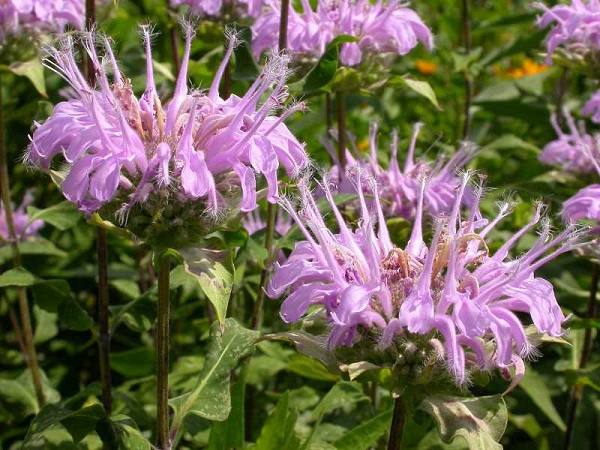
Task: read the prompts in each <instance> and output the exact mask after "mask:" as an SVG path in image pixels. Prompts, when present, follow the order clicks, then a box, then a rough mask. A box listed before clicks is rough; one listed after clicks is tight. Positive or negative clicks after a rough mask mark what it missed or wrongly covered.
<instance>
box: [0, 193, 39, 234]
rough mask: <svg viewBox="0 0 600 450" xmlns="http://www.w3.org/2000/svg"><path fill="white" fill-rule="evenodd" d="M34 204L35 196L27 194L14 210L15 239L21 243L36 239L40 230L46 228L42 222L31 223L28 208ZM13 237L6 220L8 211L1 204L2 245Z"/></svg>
mask: <svg viewBox="0 0 600 450" xmlns="http://www.w3.org/2000/svg"><path fill="white" fill-rule="evenodd" d="M32 203H33V196H32V195H31V193H30V192H27V193H26V194H25V196H24V197H23V201H22V202H21V204H20V205H19V207H18V208H16V209H14V207H13V210H12V220H13V224H14V227H15V237H16V238H17V240H19V241H24V240H26V239H29V238H32V237H35V236H37V235H38V232H39V231H40V229H41V228H42V227H43V226H44V222H43V221H42V220H34V221H32V222H31V223H30V221H29V214H27V207H28V206H30V205H31V204H32ZM10 237H11V233H10V229H9V226H8V221H7V219H6V211H5V209H4V208H3V205H2V202H0V245H1V243H2V242H1V241H8V240H9V239H10Z"/></svg>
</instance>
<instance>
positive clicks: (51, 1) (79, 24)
mask: <svg viewBox="0 0 600 450" xmlns="http://www.w3.org/2000/svg"><path fill="white" fill-rule="evenodd" d="M84 22H85V2H84V0H5V1H2V2H0V43H1V42H2V41H4V40H5V39H6V38H7V37H9V36H13V35H19V34H22V33H30V32H45V31H51V32H62V31H63V30H64V28H65V27H66V26H67V25H72V26H73V27H75V28H77V29H83V25H84Z"/></svg>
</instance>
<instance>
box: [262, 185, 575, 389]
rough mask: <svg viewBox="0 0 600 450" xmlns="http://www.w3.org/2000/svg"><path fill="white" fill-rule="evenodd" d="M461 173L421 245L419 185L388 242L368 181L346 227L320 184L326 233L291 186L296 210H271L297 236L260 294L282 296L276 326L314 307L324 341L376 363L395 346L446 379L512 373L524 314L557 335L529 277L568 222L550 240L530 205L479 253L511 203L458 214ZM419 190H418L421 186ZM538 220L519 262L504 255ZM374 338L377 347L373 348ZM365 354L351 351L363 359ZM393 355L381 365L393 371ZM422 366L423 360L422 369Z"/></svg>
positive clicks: (524, 345) (569, 238) (567, 237)
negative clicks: (425, 357)
mask: <svg viewBox="0 0 600 450" xmlns="http://www.w3.org/2000/svg"><path fill="white" fill-rule="evenodd" d="M471 176H472V174H470V173H467V174H466V175H465V176H464V177H463V179H462V181H461V184H460V186H458V188H457V191H456V192H455V195H454V199H455V201H454V205H453V207H452V210H451V211H450V212H449V213H448V214H445V215H440V216H438V217H437V221H436V224H435V228H434V232H433V237H432V238H431V240H430V241H429V242H428V243H426V242H425V240H424V233H423V230H422V219H423V203H424V195H423V190H422V191H421V195H420V198H419V203H418V210H417V213H416V217H415V222H414V228H413V230H412V234H411V236H410V239H409V240H408V243H407V244H406V245H405V246H404V247H400V246H397V245H396V244H395V243H393V242H392V241H391V239H390V235H389V232H388V229H387V226H386V223H385V220H384V217H383V210H382V207H381V202H380V201H379V195H378V191H377V186H376V185H375V183H373V186H372V189H373V192H374V199H375V200H374V212H371V211H369V210H368V207H367V204H366V202H365V198H364V194H363V191H362V189H360V186H361V183H360V182H358V183H357V185H358V193H359V198H360V203H361V220H360V221H359V222H358V227H357V228H356V229H354V230H352V229H351V228H350V227H349V226H348V225H347V224H346V222H345V221H344V219H343V218H342V216H341V214H340V212H339V210H338V209H337V207H336V204H335V202H334V200H333V197H332V194H331V191H330V189H329V187H328V183H327V181H325V182H324V183H323V184H322V189H323V190H324V191H325V193H326V197H327V200H328V202H329V206H330V207H331V210H332V212H333V215H334V216H335V219H336V222H337V226H338V227H339V232H337V233H334V232H332V231H330V229H329V227H328V226H327V224H326V223H325V220H324V218H323V217H322V216H321V214H320V212H319V210H318V208H317V205H316V203H315V200H314V198H313V197H312V195H311V193H310V191H309V188H308V186H307V185H306V184H301V185H300V190H301V195H302V200H301V204H302V208H301V209H300V210H299V211H296V208H294V206H293V205H292V204H291V203H290V202H289V201H286V200H283V201H282V205H283V206H284V207H285V208H286V209H287V210H288V212H289V213H290V214H291V215H292V216H293V217H294V220H295V221H296V222H297V224H298V227H299V228H300V229H301V230H302V231H303V232H304V235H305V237H306V240H305V241H302V242H299V243H297V244H296V247H295V249H294V250H293V251H292V253H291V254H290V256H289V258H288V260H287V261H286V262H285V263H284V264H276V267H275V272H274V275H273V278H272V280H271V282H270V285H269V288H268V294H269V295H270V296H271V297H273V298H276V297H280V296H281V295H283V294H284V293H285V292H288V294H287V297H286V299H285V301H284V303H283V305H282V307H281V317H282V318H283V320H284V321H285V322H296V321H299V320H300V319H302V317H304V316H305V315H306V314H307V312H308V310H309V308H311V307H313V306H319V308H320V311H322V313H323V314H324V315H325V316H326V318H327V321H328V323H329V330H330V333H329V337H328V344H329V347H330V348H331V349H337V348H339V347H342V349H343V348H344V347H361V346H363V347H364V346H367V347H370V348H371V354H373V352H375V353H376V352H379V353H378V354H377V356H376V358H378V360H379V361H381V360H382V358H383V359H385V358H386V356H385V355H390V354H391V355H396V354H397V352H396V353H395V352H394V351H393V350H398V351H399V349H400V348H401V347H402V346H403V345H405V343H406V342H407V341H411V342H413V343H414V342H418V343H420V345H421V348H422V349H425V348H428V349H429V350H428V351H430V352H431V351H433V352H434V353H435V354H436V355H437V357H436V358H434V359H435V360H437V358H441V359H442V360H443V361H445V363H444V364H443V367H444V370H445V371H447V373H450V374H451V375H452V376H453V378H454V380H455V382H456V383H457V384H462V383H464V382H465V381H467V379H468V375H469V372H470V371H472V370H487V369H491V368H500V369H503V370H504V371H505V372H506V369H508V368H509V367H511V366H514V367H515V368H516V369H517V370H516V371H517V376H520V375H522V373H521V369H522V367H523V364H522V358H524V357H527V356H529V355H532V353H533V352H534V347H533V345H532V343H531V342H530V340H529V338H528V335H527V333H526V332H525V329H524V325H523V323H522V321H521V318H524V317H528V318H530V320H531V321H532V322H533V325H534V326H535V328H536V329H537V331H538V332H540V333H548V334H550V335H552V336H558V335H560V334H561V333H562V332H563V331H562V328H561V326H562V323H563V322H564V321H565V316H564V314H563V313H562V311H561V309H560V307H559V305H558V303H557V301H556V298H555V297H554V292H553V288H552V285H551V284H550V283H549V282H548V281H546V280H545V279H542V278H539V277H536V276H535V271H536V270H537V269H538V268H539V267H541V266H542V265H544V264H545V263H546V262H548V261H550V260H551V259H553V258H555V257H556V256H558V255H559V254H561V253H564V252H567V251H569V250H570V249H572V248H573V246H574V241H575V240H576V239H578V236H579V233H578V232H576V231H575V228H574V227H573V226H569V227H567V229H565V230H564V231H562V232H560V233H558V234H557V235H556V236H554V237H552V235H551V227H550V224H549V222H548V221H547V220H545V219H544V218H543V217H542V212H543V207H542V206H538V207H537V209H536V213H535V216H534V217H533V219H532V220H531V221H530V222H529V223H528V224H527V225H525V226H524V227H523V228H521V229H520V230H519V231H517V232H516V233H515V234H514V235H513V236H512V237H510V238H509V239H508V240H506V241H505V242H504V243H502V244H501V245H499V246H497V245H494V247H495V248H498V250H497V251H496V252H495V253H493V254H492V253H491V252H490V250H489V248H490V247H491V245H488V243H490V244H491V240H490V234H491V232H492V230H493V229H494V228H495V227H496V225H497V224H498V222H500V221H501V220H502V219H503V218H504V217H506V216H507V215H509V214H510V212H511V205H509V204H501V205H500V208H499V212H498V215H497V216H496V217H495V218H493V219H491V220H490V219H487V218H485V217H483V216H482V215H481V214H480V212H479V208H478V207H477V206H478V203H479V200H480V198H481V195H482V191H483V188H482V186H481V185H479V186H477V188H476V189H475V194H474V195H475V199H476V200H475V204H474V207H473V208H472V210H471V212H470V213H469V214H463V213H461V205H462V204H463V196H464V195H465V192H466V188H467V184H468V182H469V178H470V177H471ZM422 187H424V184H422ZM539 223H541V224H542V226H541V229H540V230H539V232H538V234H539V237H538V239H537V241H536V242H535V243H534V244H533V245H532V246H531V248H530V249H529V250H527V251H526V252H525V253H523V254H521V256H519V257H516V258H512V257H511V256H510V253H511V250H513V248H514V247H515V245H516V243H517V242H518V241H519V240H520V238H521V237H522V236H524V235H525V234H526V233H527V232H528V231H530V230H532V229H533V228H534V227H535V226H536V225H537V224H539ZM374 341H375V342H378V345H377V346H375V345H374ZM364 355H365V353H363V354H362V355H361V357H362V358H364V357H365V356H364ZM395 358H396V356H392V360H391V361H388V362H387V363H388V364H389V365H390V366H393V365H394V364H396V363H395V361H396V359H395ZM427 364H429V363H427Z"/></svg>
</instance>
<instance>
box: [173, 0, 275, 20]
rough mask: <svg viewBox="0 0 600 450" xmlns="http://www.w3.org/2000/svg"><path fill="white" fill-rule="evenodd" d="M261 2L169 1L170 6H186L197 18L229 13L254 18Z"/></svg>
mask: <svg viewBox="0 0 600 450" xmlns="http://www.w3.org/2000/svg"><path fill="white" fill-rule="evenodd" d="M263 3H264V1H263V0H171V5H172V6H180V5H188V6H189V8H190V12H191V13H193V14H197V15H199V16H211V17H220V16H222V15H223V14H224V13H225V12H227V11H229V12H231V13H233V14H234V15H235V16H236V17H245V16H248V17H252V18H256V17H258V16H259V15H260V13H261V12H262V9H263Z"/></svg>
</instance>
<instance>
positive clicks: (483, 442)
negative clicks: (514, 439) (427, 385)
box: [418, 395, 508, 450]
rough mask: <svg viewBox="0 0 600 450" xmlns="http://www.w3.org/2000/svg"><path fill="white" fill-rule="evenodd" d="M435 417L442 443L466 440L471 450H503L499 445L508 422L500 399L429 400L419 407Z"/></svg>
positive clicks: (433, 398) (434, 398)
mask: <svg viewBox="0 0 600 450" xmlns="http://www.w3.org/2000/svg"><path fill="white" fill-rule="evenodd" d="M418 408H419V409H422V410H423V411H425V412H427V413H428V414H429V415H431V416H432V417H433V419H434V420H435V422H436V423H437V426H438V432H439V434H440V437H441V438H442V440H443V441H444V442H445V443H446V444H449V443H450V442H451V441H452V440H453V439H454V438H455V437H457V436H458V437H461V438H463V439H465V440H466V441H467V443H468V445H469V448H470V449H471V450H493V449H498V450H500V449H502V445H500V444H499V443H498V442H499V441H500V438H502V435H503V434H504V431H505V430H506V424H507V421H508V410H507V409H506V404H505V403H504V399H503V398H502V396H501V395H491V396H487V397H473V398H465V397H451V396H440V397H428V398H426V399H425V400H423V401H422V402H421V404H420V405H419V407H418Z"/></svg>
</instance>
